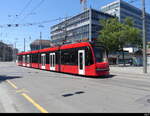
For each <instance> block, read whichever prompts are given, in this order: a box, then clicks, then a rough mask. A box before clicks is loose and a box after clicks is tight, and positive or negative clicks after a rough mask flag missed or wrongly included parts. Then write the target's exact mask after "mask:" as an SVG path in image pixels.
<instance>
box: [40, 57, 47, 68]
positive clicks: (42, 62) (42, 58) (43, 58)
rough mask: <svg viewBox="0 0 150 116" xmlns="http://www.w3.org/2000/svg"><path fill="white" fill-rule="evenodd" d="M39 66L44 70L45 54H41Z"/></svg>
mask: <svg viewBox="0 0 150 116" xmlns="http://www.w3.org/2000/svg"><path fill="white" fill-rule="evenodd" d="M41 64H42V67H41V68H42V69H46V68H45V65H46V54H41Z"/></svg>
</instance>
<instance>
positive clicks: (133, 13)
mask: <svg viewBox="0 0 150 116" xmlns="http://www.w3.org/2000/svg"><path fill="white" fill-rule="evenodd" d="M100 10H101V11H102V12H105V13H108V14H111V15H113V16H117V17H118V18H119V21H120V22H123V21H124V19H125V18H126V17H131V18H132V19H133V21H134V26H135V27H136V28H139V29H141V30H142V29H143V22H142V10H141V9H139V8H136V7H134V6H133V5H131V4H129V3H127V2H124V1H123V0H117V1H115V2H112V3H110V4H107V5H106V6H103V7H101V9H100ZM146 39H147V41H150V14H148V13H146Z"/></svg>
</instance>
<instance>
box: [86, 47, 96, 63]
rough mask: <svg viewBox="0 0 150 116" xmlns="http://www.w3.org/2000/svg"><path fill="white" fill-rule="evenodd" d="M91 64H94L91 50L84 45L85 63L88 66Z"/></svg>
mask: <svg viewBox="0 0 150 116" xmlns="http://www.w3.org/2000/svg"><path fill="white" fill-rule="evenodd" d="M92 64H94V60H93V57H92V51H91V49H90V47H86V50H85V65H86V66H89V65H92Z"/></svg>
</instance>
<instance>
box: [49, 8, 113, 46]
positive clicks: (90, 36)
mask: <svg viewBox="0 0 150 116" xmlns="http://www.w3.org/2000/svg"><path fill="white" fill-rule="evenodd" d="M112 17H114V16H112V15H109V14H107V13H103V12H101V11H97V10H95V9H91V8H89V9H87V10H85V11H83V12H82V13H80V14H77V15H76V16H73V17H71V18H69V19H67V20H65V21H62V22H61V23H59V24H56V25H54V26H52V27H51V39H52V42H53V43H54V44H57V45H61V44H63V43H64V42H65V43H74V42H80V41H94V39H96V38H98V35H99V34H98V32H99V31H100V29H101V25H100V22H99V21H100V19H108V18H112Z"/></svg>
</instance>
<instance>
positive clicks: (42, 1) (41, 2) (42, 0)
mask: <svg viewBox="0 0 150 116" xmlns="http://www.w3.org/2000/svg"><path fill="white" fill-rule="evenodd" d="M44 1H45V0H41V1H40V2H39V3H38V4H37V5H36V6H35V7H34V8H33V9H32V10H31V12H30V13H28V14H27V15H25V17H24V18H23V19H22V20H21V22H22V21H24V20H25V19H26V18H27V17H28V16H29V15H30V14H31V13H33V12H34V11H35V10H36V9H38V8H39V7H40V6H41V5H42V4H43V3H44Z"/></svg>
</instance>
